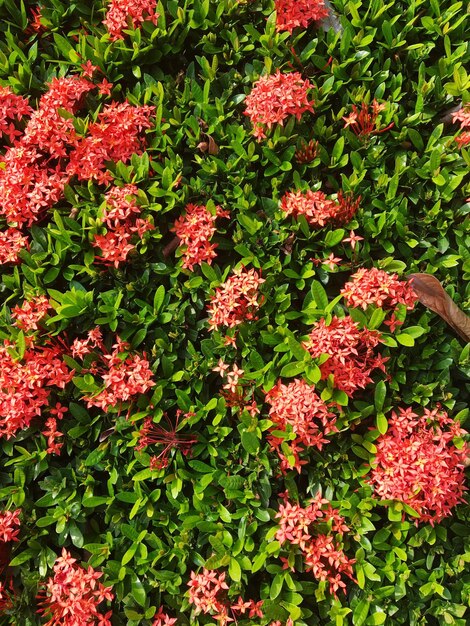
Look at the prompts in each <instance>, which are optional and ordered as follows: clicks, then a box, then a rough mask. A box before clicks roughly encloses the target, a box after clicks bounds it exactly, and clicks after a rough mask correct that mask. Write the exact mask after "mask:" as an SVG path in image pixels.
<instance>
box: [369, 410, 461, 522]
mask: <svg viewBox="0 0 470 626" xmlns="http://www.w3.org/2000/svg"><path fill="white" fill-rule="evenodd" d="M465 434H466V431H465V430H463V429H462V428H460V425H459V424H458V423H457V422H454V420H452V419H451V418H449V416H448V415H447V413H446V412H445V411H443V410H441V409H440V407H438V408H436V409H434V410H432V411H430V410H428V409H424V413H423V415H422V416H421V417H419V416H418V415H417V414H416V413H413V411H412V409H411V408H407V409H402V408H400V409H399V410H398V413H396V412H395V411H393V412H392V417H391V419H390V421H389V428H388V431H387V432H386V433H385V434H384V435H381V436H380V437H379V439H378V440H377V441H376V446H377V454H376V457H375V459H374V461H373V464H372V466H373V470H372V476H371V478H370V481H369V482H370V483H371V484H372V485H373V487H374V491H375V493H376V494H377V496H378V497H380V498H381V499H383V500H398V501H399V502H403V503H405V504H407V505H409V506H410V507H412V508H413V509H414V510H415V511H416V512H417V514H418V515H419V518H418V519H417V520H416V524H418V523H419V522H429V523H430V524H431V525H434V524H435V523H438V522H440V521H441V520H442V519H443V518H444V517H448V516H449V515H451V511H452V509H453V508H454V507H455V506H456V505H457V504H458V503H459V502H463V500H464V498H463V493H464V491H465V490H466V487H465V484H464V481H465V467H464V462H465V460H466V457H467V455H468V445H464V446H462V447H461V448H460V449H459V448H457V447H456V446H455V445H454V443H453V439H454V438H455V437H462V436H463V435H465Z"/></svg>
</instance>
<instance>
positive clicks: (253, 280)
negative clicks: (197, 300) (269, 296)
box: [208, 268, 264, 330]
mask: <svg viewBox="0 0 470 626" xmlns="http://www.w3.org/2000/svg"><path fill="white" fill-rule="evenodd" d="M261 283H264V279H263V278H261V277H260V275H259V274H258V272H256V270H254V269H251V270H248V271H247V270H245V269H243V268H239V269H238V270H233V276H230V278H228V279H227V280H226V281H225V283H223V284H222V285H221V286H220V287H217V289H216V293H215V296H213V297H212V299H211V304H210V305H209V307H208V310H209V328H210V329H211V330H214V329H219V327H220V326H228V327H229V328H233V327H234V326H237V325H238V324H241V323H242V322H244V321H246V320H251V319H254V313H255V311H257V310H258V308H259V307H260V302H259V294H258V287H259V285H260V284H261Z"/></svg>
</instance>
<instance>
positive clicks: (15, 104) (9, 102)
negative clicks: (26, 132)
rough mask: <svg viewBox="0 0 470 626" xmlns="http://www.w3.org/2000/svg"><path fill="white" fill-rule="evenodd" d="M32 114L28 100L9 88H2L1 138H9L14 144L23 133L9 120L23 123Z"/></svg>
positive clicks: (0, 93) (0, 101)
mask: <svg viewBox="0 0 470 626" xmlns="http://www.w3.org/2000/svg"><path fill="white" fill-rule="evenodd" d="M32 112H33V109H32V108H31V107H30V106H29V104H28V100H26V99H25V98H23V97H22V96H17V95H16V94H14V93H13V92H12V91H11V89H10V88H9V87H1V86H0V137H1V136H2V135H4V136H7V137H8V139H9V140H10V141H11V142H12V143H13V142H14V141H15V139H16V138H17V137H21V135H22V132H21V131H19V130H17V129H16V128H15V125H14V124H12V123H9V120H17V121H21V120H22V119H23V117H29V116H30V115H31V113H32Z"/></svg>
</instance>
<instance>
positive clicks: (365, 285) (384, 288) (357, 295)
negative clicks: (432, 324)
mask: <svg viewBox="0 0 470 626" xmlns="http://www.w3.org/2000/svg"><path fill="white" fill-rule="evenodd" d="M341 295H342V296H344V298H345V300H346V304H347V305H348V306H351V307H361V308H363V309H364V310H365V309H367V307H368V306H369V304H375V305H376V306H378V307H382V308H383V309H395V308H396V307H397V305H398V304H404V305H405V306H406V308H407V309H408V310H409V311H411V310H412V309H413V308H414V305H415V302H416V300H417V298H416V294H415V293H414V291H413V287H412V284H411V283H409V282H406V281H401V280H399V279H398V275H397V274H389V273H388V272H385V271H384V270H379V269H377V268H376V267H372V268H371V269H367V268H365V267H362V268H361V269H359V270H358V271H357V272H356V273H355V274H353V275H352V276H351V281H350V282H348V283H346V284H345V285H344V287H343V289H342V290H341Z"/></svg>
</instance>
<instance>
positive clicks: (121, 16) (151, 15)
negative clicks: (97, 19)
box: [103, 0, 160, 41]
mask: <svg viewBox="0 0 470 626" xmlns="http://www.w3.org/2000/svg"><path fill="white" fill-rule="evenodd" d="M156 8H157V0H111V2H110V4H109V7H108V11H107V13H106V17H105V19H104V20H103V24H104V25H105V26H106V28H107V29H108V33H109V35H110V39H111V41H117V40H118V39H124V30H126V29H128V28H129V19H130V20H131V22H132V28H134V29H136V28H139V26H140V25H141V24H142V23H143V22H147V21H149V22H152V24H155V26H156V25H157V21H158V18H159V17H160V15H159V14H158V13H157V12H156Z"/></svg>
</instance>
